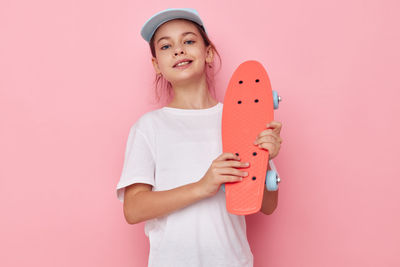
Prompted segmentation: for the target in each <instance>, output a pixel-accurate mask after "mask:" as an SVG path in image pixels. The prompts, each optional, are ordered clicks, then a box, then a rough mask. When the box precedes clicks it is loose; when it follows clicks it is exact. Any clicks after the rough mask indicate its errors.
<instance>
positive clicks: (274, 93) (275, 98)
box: [272, 90, 282, 109]
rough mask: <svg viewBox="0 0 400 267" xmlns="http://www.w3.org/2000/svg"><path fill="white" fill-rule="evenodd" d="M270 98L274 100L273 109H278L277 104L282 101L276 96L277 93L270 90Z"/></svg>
mask: <svg viewBox="0 0 400 267" xmlns="http://www.w3.org/2000/svg"><path fill="white" fill-rule="evenodd" d="M272 97H273V99H274V109H278V107H279V102H281V101H282V98H281V97H280V96H279V95H278V93H277V92H276V91H275V90H272Z"/></svg>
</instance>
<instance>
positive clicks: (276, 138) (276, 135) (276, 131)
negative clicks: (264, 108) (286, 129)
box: [254, 121, 282, 159]
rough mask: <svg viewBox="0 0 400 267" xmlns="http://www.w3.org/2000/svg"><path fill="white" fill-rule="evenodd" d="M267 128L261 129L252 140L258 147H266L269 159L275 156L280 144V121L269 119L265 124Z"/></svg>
mask: <svg viewBox="0 0 400 267" xmlns="http://www.w3.org/2000/svg"><path fill="white" fill-rule="evenodd" d="M268 127H269V129H267V130H264V131H262V132H261V133H260V134H259V135H258V136H257V138H256V140H255V141H254V145H258V147H259V148H264V149H267V150H268V152H269V159H273V158H275V157H276V156H277V155H278V153H279V150H280V148H281V144H282V138H281V137H280V133H281V129H282V123H280V122H279V121H271V122H270V123H269V124H267V128H268Z"/></svg>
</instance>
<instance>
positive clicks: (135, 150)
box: [116, 124, 155, 202]
mask: <svg viewBox="0 0 400 267" xmlns="http://www.w3.org/2000/svg"><path fill="white" fill-rule="evenodd" d="M154 171H155V162H154V157H153V152H152V150H151V146H150V142H149V140H148V138H147V137H146V135H145V134H144V133H143V132H142V131H141V130H139V129H138V128H137V124H134V125H133V126H132V127H131V128H130V131H129V135H128V141H127V143H126V149H125V158H124V164H123V168H122V173H121V177H120V180H119V182H118V185H117V188H116V190H117V197H118V199H119V200H120V201H121V202H124V193H125V187H127V186H129V185H132V184H134V183H144V184H150V185H152V186H154V184H155V183H154Z"/></svg>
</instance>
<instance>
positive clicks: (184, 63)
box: [176, 61, 189, 67]
mask: <svg viewBox="0 0 400 267" xmlns="http://www.w3.org/2000/svg"><path fill="white" fill-rule="evenodd" d="M186 64H189V61H185V62H181V63H179V64H177V65H176V66H177V67H178V66H183V65H186Z"/></svg>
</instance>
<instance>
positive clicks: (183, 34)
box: [157, 32, 197, 44]
mask: <svg viewBox="0 0 400 267" xmlns="http://www.w3.org/2000/svg"><path fill="white" fill-rule="evenodd" d="M188 34H194V35H196V36H197V34H195V33H194V32H184V33H182V36H185V35H188ZM162 39H171V37H169V36H164V37H161V38H160V39H158V41H157V44H158V43H159V42H160V41H161V40H162Z"/></svg>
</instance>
